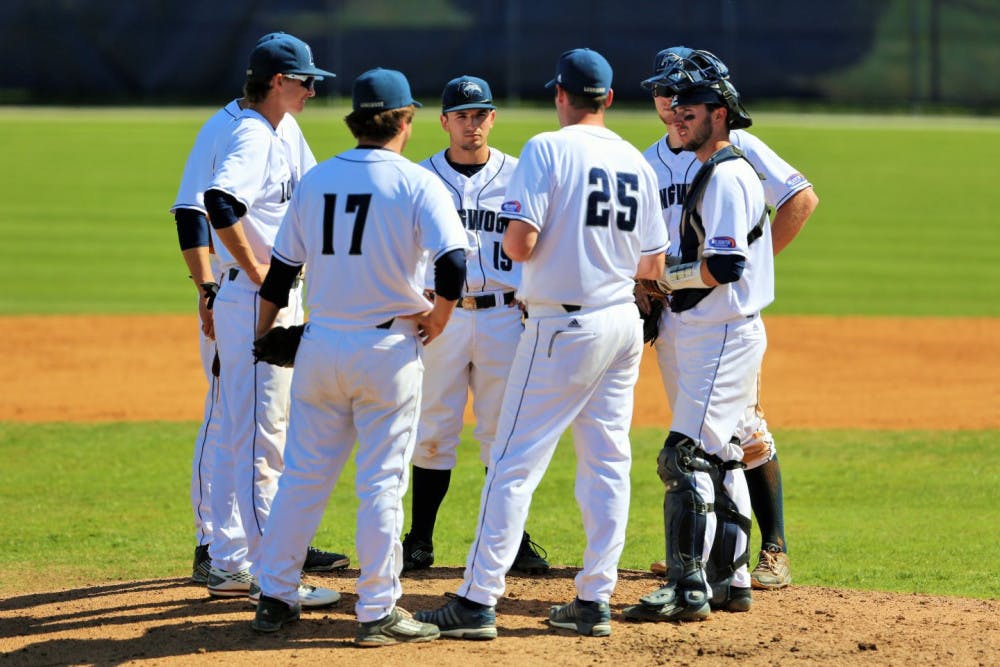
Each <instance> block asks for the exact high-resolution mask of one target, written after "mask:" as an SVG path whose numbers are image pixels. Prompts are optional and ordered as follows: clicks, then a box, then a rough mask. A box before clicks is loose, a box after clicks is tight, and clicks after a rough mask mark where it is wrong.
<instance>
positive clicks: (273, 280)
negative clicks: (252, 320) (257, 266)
mask: <svg viewBox="0 0 1000 667" xmlns="http://www.w3.org/2000/svg"><path fill="white" fill-rule="evenodd" d="M301 270H302V267H301V266H292V265H291V264H285V263H284V262H282V261H281V260H280V259H278V258H277V257H275V256H274V255H271V266H270V268H268V270H267V275H266V276H264V282H263V284H261V286H260V297H261V298H262V299H267V300H268V301H270V302H271V303H273V304H274V305H276V306H277V307H278V308H284V307H285V306H287V305H288V292H289V291H290V290H291V289H292V285H293V284H294V283H295V278H296V277H297V276H298V275H299V272H300V271H301Z"/></svg>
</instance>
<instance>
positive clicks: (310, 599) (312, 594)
mask: <svg viewBox="0 0 1000 667" xmlns="http://www.w3.org/2000/svg"><path fill="white" fill-rule="evenodd" d="M247 597H248V599H249V600H250V604H252V605H257V604H258V602H259V601H260V598H261V591H260V586H258V585H257V584H251V585H250V594H249V595H248V596H247ZM264 597H267V596H266V595H265V596H264ZM338 601H340V593H338V592H337V591H335V590H333V589H332V588H321V587H319V586H310V585H309V584H302V585H300V586H299V605H300V606H301V607H302V608H304V609H316V608H318V607H329V606H330V605H332V604H335V603H336V602H338Z"/></svg>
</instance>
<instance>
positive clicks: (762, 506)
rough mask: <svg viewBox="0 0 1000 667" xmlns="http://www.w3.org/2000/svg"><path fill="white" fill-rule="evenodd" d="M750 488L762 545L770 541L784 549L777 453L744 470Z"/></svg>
mask: <svg viewBox="0 0 1000 667" xmlns="http://www.w3.org/2000/svg"><path fill="white" fill-rule="evenodd" d="M745 474H746V478H747V487H748V488H749V489H750V507H751V508H752V509H753V515H754V517H755V518H756V519H757V526H758V527H759V528H760V541H761V549H764V548H766V545H768V544H773V545H776V546H778V547H779V548H780V549H781V550H782V551H787V550H788V546H787V545H786V543H785V505H784V499H783V497H782V492H781V465H780V464H779V463H778V457H777V455H775V457H774V458H773V459H771V460H770V461H768V462H767V463H765V464H764V465H762V466H760V467H759V468H754V469H753V470H747V471H746V473H745Z"/></svg>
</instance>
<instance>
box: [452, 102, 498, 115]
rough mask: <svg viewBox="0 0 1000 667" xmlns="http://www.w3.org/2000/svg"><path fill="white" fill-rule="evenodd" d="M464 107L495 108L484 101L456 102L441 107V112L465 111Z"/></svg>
mask: <svg viewBox="0 0 1000 667" xmlns="http://www.w3.org/2000/svg"><path fill="white" fill-rule="evenodd" d="M466 109H496V107H495V106H493V105H492V104H488V103H486V102H472V103H469V104H458V105H455V106H453V107H448V108H447V109H441V113H448V112H449V111H465V110H466Z"/></svg>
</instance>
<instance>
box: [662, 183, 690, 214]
mask: <svg viewBox="0 0 1000 667" xmlns="http://www.w3.org/2000/svg"><path fill="white" fill-rule="evenodd" d="M687 189H688V184H687V183H674V184H672V185H671V186H670V187H667V188H660V208H670V207H671V206H683V205H684V199H685V197H687Z"/></svg>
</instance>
